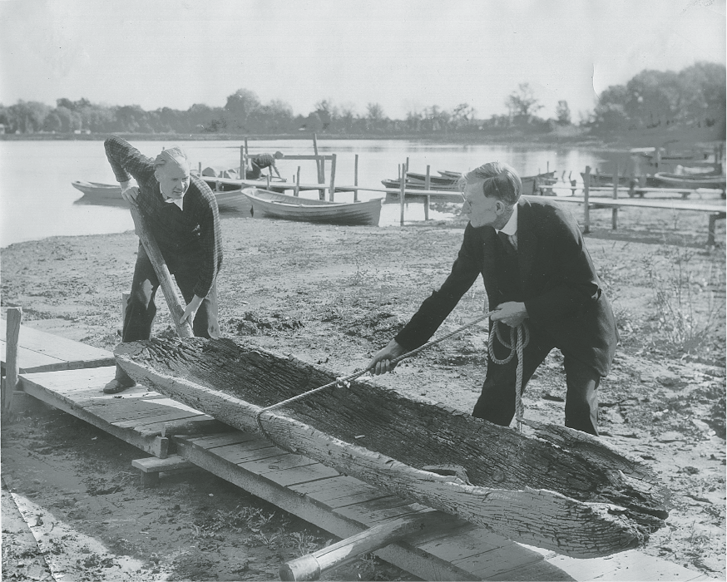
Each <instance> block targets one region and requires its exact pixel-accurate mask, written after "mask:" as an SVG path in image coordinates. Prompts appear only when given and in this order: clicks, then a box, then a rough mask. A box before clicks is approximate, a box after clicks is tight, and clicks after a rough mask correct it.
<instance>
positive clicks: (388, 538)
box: [278, 514, 433, 580]
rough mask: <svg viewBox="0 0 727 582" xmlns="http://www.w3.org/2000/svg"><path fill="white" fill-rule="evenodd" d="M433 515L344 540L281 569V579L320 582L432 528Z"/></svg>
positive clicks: (400, 522) (406, 519)
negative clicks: (334, 570) (338, 569)
mask: <svg viewBox="0 0 727 582" xmlns="http://www.w3.org/2000/svg"><path fill="white" fill-rule="evenodd" d="M432 525H433V524H432V518H431V516H428V515H426V514H425V515H424V516H410V517H402V518H399V519H396V520H394V521H392V522H391V523H387V524H381V525H377V526H374V527H372V528H371V529H367V530H364V531H362V532H360V533H358V534H356V535H353V536H351V537H350V538H346V539H345V540H341V541H340V542H338V543H336V544H332V545H330V546H327V547H325V548H322V549H320V550H318V551H317V552H314V553H312V554H308V555H306V556H301V557H300V558H297V559H295V560H291V561H290V562H287V563H286V564H283V565H282V566H281V567H280V570H279V572H278V574H279V576H280V579H281V580H318V579H319V578H320V576H321V574H323V573H324V572H325V571H326V570H330V569H332V568H336V567H338V566H342V565H344V564H347V563H349V562H351V561H353V560H355V559H356V558H358V557H359V556H360V555H362V554H368V553H370V552H373V551H375V550H378V549H380V548H383V547H385V546H388V545H389V544H391V543H393V542H395V541H397V540H401V539H402V538H405V537H406V536H408V535H411V534H414V533H417V532H418V531H419V530H421V529H423V528H425V527H427V526H432Z"/></svg>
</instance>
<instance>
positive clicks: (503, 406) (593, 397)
mask: <svg viewBox="0 0 727 582" xmlns="http://www.w3.org/2000/svg"><path fill="white" fill-rule="evenodd" d="M501 327H502V329H503V331H505V330H506V329H507V328H506V327H504V326H501ZM491 333H494V329H493V330H492V331H491ZM505 337H509V332H506V336H505ZM494 341H495V346H494V351H495V356H496V357H497V359H500V360H502V359H505V358H506V357H507V355H508V354H509V352H510V350H509V349H507V348H505V347H504V346H503V345H502V344H501V343H500V342H499V341H498V340H497V339H495V340H494ZM554 347H555V346H553V345H551V344H550V343H549V342H547V341H546V340H544V338H542V337H539V336H537V335H536V334H534V333H532V331H531V339H530V343H529V344H528V345H527V346H526V347H525V349H524V350H523V384H527V382H528V381H529V380H530V378H531V376H532V375H533V373H534V372H535V370H536V369H537V368H538V366H539V365H540V364H541V363H542V362H543V360H544V359H545V357H546V356H547V355H548V354H549V353H550V351H551V350H552V349H553V348H554ZM563 356H564V366H565V374H566V386H567V393H566V404H565V425H566V426H567V427H570V428H574V429H576V430H580V431H583V432H587V433H590V434H593V435H596V436H598V385H599V383H600V382H601V376H600V375H599V374H598V373H597V372H596V371H595V370H593V369H592V368H591V367H590V366H588V365H586V364H584V363H582V362H580V361H578V360H574V359H573V358H572V357H568V355H567V354H563ZM516 374H517V356H515V357H514V358H513V359H512V360H510V362H508V363H507V364H496V363H495V362H493V361H492V359H491V358H490V357H489V355H488V361H487V376H486V377H485V382H484V384H483V385H482V393H481V394H480V397H479V399H478V400H477V403H476V404H475V408H474V411H473V412H472V415H473V416H476V417H478V418H484V419H485V420H489V421H491V422H494V423H495V424H499V425H501V426H509V425H510V422H511V421H512V419H513V416H515V381H516V380H515V379H516Z"/></svg>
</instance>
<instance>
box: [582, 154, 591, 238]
mask: <svg viewBox="0 0 727 582" xmlns="http://www.w3.org/2000/svg"><path fill="white" fill-rule="evenodd" d="M590 189H591V166H586V173H585V176H583V222H584V223H585V224H584V225H583V233H584V234H587V233H589V232H591V215H590V212H589V210H590V209H589V206H588V204H589V202H588V196H589V194H590Z"/></svg>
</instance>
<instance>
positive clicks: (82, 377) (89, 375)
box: [20, 368, 166, 456]
mask: <svg viewBox="0 0 727 582" xmlns="http://www.w3.org/2000/svg"><path fill="white" fill-rule="evenodd" d="M113 373H114V368H89V369H81V370H67V371H61V372H41V373H38V374H27V375H24V374H21V376H20V384H21V386H22V388H23V390H24V391H25V392H26V393H27V394H29V395H31V396H33V397H35V398H37V399H38V400H42V401H43V402H46V403H47V404H50V405H51V406H53V407H55V408H57V409H59V410H62V411H64V412H67V413H68V414H70V415H72V416H75V417H76V418H80V419H81V420H84V421H86V422H88V423H89V424H92V425H93V426H96V427H98V428H100V429H101V430H103V431H105V432H107V433H109V434H111V435H113V436H115V437H117V438H120V439H121V440H123V441H126V442H127V443H130V444H132V445H134V446H135V447H137V448H139V449H141V450H143V451H145V452H147V453H150V454H152V455H157V456H160V455H164V454H166V451H165V450H163V448H162V447H160V442H159V437H158V436H154V435H140V434H139V433H137V432H135V431H134V430H132V429H129V428H120V427H117V426H114V425H113V424H111V423H109V422H107V421H106V420H104V419H103V418H100V417H99V416H97V415H95V414H91V413H89V412H88V411H87V410H86V409H85V408H84V407H82V406H79V405H78V404H77V403H76V402H74V401H73V400H72V399H70V398H67V397H65V396H63V395H62V394H59V393H58V392H55V391H53V390H52V389H49V388H48V387H46V386H44V382H46V381H47V380H49V376H52V377H53V379H54V381H55V383H56V384H59V383H61V380H65V381H67V382H81V383H84V384H85V385H86V388H93V389H96V390H98V391H99V392H100V393H101V394H102V395H103V393H102V392H101V389H102V388H103V386H104V384H105V383H106V382H107V381H108V378H109V377H110V376H109V374H111V375H113ZM111 377H113V376H111ZM106 397H107V398H109V397H108V396H106Z"/></svg>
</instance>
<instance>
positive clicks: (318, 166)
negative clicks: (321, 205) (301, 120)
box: [313, 133, 326, 200]
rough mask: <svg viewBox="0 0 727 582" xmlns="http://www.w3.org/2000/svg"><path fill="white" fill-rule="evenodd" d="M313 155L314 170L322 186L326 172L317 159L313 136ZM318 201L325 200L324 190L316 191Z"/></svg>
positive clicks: (321, 161)
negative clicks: (314, 160)
mask: <svg viewBox="0 0 727 582" xmlns="http://www.w3.org/2000/svg"><path fill="white" fill-rule="evenodd" d="M313 153H314V154H315V155H316V170H317V171H318V183H319V184H323V182H324V180H325V179H326V172H325V170H324V169H323V160H321V159H320V158H319V157H318V138H317V137H316V134H315V133H314V134H313ZM318 199H319V200H325V199H326V193H325V191H324V190H318Z"/></svg>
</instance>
